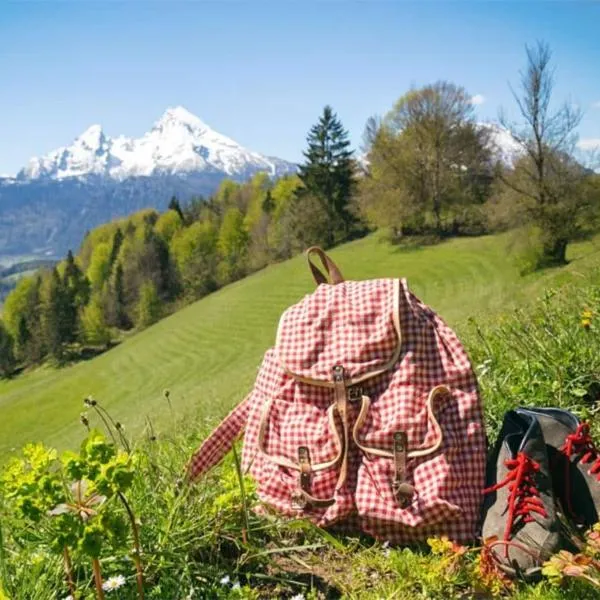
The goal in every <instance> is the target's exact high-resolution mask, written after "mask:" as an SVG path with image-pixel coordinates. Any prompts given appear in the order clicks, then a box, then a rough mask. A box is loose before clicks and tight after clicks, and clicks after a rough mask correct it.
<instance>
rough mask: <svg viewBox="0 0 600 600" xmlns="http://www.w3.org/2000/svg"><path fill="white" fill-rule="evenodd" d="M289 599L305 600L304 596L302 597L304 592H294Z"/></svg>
mask: <svg viewBox="0 0 600 600" xmlns="http://www.w3.org/2000/svg"><path fill="white" fill-rule="evenodd" d="M290 600H306V598H305V597H304V594H296V595H295V596H292V597H291V598H290Z"/></svg>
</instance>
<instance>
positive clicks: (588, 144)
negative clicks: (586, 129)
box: [577, 138, 600, 150]
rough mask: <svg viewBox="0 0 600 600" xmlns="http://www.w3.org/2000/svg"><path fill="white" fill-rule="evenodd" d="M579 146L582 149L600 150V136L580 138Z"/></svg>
mask: <svg viewBox="0 0 600 600" xmlns="http://www.w3.org/2000/svg"><path fill="white" fill-rule="evenodd" d="M577 146H579V148H580V149H581V150H600V138H583V139H581V140H579V142H578V144H577Z"/></svg>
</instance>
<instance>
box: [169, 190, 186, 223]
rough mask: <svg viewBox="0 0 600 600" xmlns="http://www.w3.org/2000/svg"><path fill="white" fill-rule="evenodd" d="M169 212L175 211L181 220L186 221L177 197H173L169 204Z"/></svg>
mask: <svg viewBox="0 0 600 600" xmlns="http://www.w3.org/2000/svg"><path fill="white" fill-rule="evenodd" d="M168 209H169V210H174V211H175V212H176V213H177V214H178V215H179V218H180V219H181V220H182V221H184V220H185V219H184V216H183V211H182V210H181V204H179V200H177V196H173V197H172V198H171V201H170V202H169V206H168Z"/></svg>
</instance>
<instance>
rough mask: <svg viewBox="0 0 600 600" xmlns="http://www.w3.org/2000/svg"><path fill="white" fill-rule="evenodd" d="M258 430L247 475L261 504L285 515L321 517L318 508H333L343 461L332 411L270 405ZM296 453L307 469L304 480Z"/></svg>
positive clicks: (307, 406) (312, 407) (277, 402)
mask: <svg viewBox="0 0 600 600" xmlns="http://www.w3.org/2000/svg"><path fill="white" fill-rule="evenodd" d="M257 430H258V431H257V439H256V446H257V450H258V452H257V455H256V460H255V462H254V464H253V466H252V468H251V473H252V475H253V477H254V479H255V480H256V481H257V484H258V494H259V496H260V497H261V500H263V502H266V503H267V504H270V505H272V506H274V507H275V508H277V509H278V510H280V511H281V512H284V513H286V514H297V513H298V511H299V510H300V511H302V512H303V513H306V514H311V513H315V514H322V513H323V512H324V510H325V509H326V508H327V506H325V505H323V503H326V502H327V501H331V503H333V499H334V496H335V491H336V484H337V482H338V478H339V466H340V463H341V460H342V445H341V440H340V437H339V432H338V430H337V428H336V423H335V419H334V415H333V408H332V407H328V408H321V407H319V406H313V405H307V404H305V403H303V404H299V403H293V402H286V401H280V400H277V399H276V400H272V401H270V402H268V405H265V407H264V408H263V411H262V415H261V417H260V423H259V425H258V427H257ZM301 453H303V457H304V460H305V461H306V463H305V468H306V465H308V469H307V474H306V475H305V478H304V479H301V464H300V463H301V462H302V460H303V458H302V456H301ZM302 492H304V493H302ZM311 498H314V499H315V501H314V502H313V501H311ZM302 499H303V500H304V502H305V505H304V506H302Z"/></svg>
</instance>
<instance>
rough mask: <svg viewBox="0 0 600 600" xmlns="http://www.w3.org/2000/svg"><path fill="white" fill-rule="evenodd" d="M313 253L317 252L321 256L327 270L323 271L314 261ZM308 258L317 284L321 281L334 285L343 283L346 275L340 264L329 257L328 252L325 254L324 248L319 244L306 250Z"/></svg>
mask: <svg viewBox="0 0 600 600" xmlns="http://www.w3.org/2000/svg"><path fill="white" fill-rule="evenodd" d="M313 254H316V255H317V256H318V257H319V259H320V260H321V264H322V265H323V269H324V270H325V272H323V271H322V270H321V269H319V268H318V267H317V266H316V265H315V264H314V263H313V261H312V255H313ZM306 258H307V260H308V266H309V267H310V270H311V272H312V275H313V278H314V280H315V282H316V284H317V285H319V284H321V283H330V284H332V285H336V284H337V283H342V281H344V277H343V275H342V273H341V271H340V270H339V268H338V266H337V265H336V264H335V263H334V262H333V261H332V260H331V258H329V256H327V254H325V252H324V251H323V249H322V248H319V247H318V246H312V247H310V248H309V249H308V250H307V251H306Z"/></svg>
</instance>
